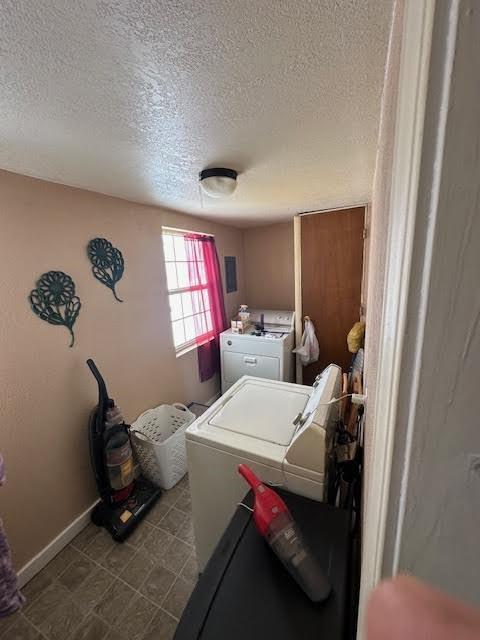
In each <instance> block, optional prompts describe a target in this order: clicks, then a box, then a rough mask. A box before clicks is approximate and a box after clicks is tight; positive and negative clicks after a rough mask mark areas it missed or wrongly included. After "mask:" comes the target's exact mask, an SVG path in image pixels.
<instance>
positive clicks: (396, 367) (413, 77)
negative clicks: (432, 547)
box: [358, 0, 435, 638]
mask: <svg viewBox="0 0 480 640" xmlns="http://www.w3.org/2000/svg"><path fill="white" fill-rule="evenodd" d="M434 11H435V0H424V1H423V2H418V0H406V4H405V18H404V26H403V36H402V50H401V60H400V74H399V86H398V99H397V108H396V124H395V140H394V148H393V168H392V188H391V196H390V205H389V206H390V209H389V211H390V224H389V232H388V239H387V253H386V274H385V283H384V290H383V309H382V322H381V334H380V336H379V366H378V372H377V384H376V397H375V407H376V410H375V424H374V425H373V442H372V457H371V468H370V477H371V478H372V481H371V482H370V487H369V494H368V496H367V500H366V513H365V531H364V536H363V549H362V577H361V585H360V607H359V623H358V637H359V638H362V637H363V623H364V616H365V606H366V602H367V599H368V596H369V594H370V591H371V590H372V588H373V587H374V586H375V585H376V584H377V582H378V581H379V580H380V578H381V571H382V562H383V553H384V544H385V530H386V521H387V513H388V500H389V488H390V476H391V468H392V454H393V443H394V434H395V426H396V416H397V401H398V391H399V377H400V371H401V365H402V351H403V340H404V331H405V326H406V311H407V295H408V288H409V283H410V273H411V266H412V252H413V237H414V229H415V220H416V210H417V192H418V184H419V178H420V161H421V152H422V140H423V129H424V118H425V106H426V95H427V83H428V70H429V60H430V50H431V43H432V30H433V18H434ZM385 214H386V215H387V214H388V212H385ZM367 410H368V407H367Z"/></svg>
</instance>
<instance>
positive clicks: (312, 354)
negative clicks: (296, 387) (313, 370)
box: [293, 318, 320, 367]
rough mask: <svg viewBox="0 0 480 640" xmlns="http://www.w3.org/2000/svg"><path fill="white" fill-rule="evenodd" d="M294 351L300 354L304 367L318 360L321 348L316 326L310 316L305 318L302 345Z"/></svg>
mask: <svg viewBox="0 0 480 640" xmlns="http://www.w3.org/2000/svg"><path fill="white" fill-rule="evenodd" d="M293 353H297V354H298V355H299V356H300V361H301V363H302V365H303V366H304V367H306V366H307V364H311V363H312V362H317V360H318V356H319V354H320V349H319V346H318V340H317V336H316V335H315V327H314V326H313V322H312V321H311V320H310V318H305V326H304V329H303V335H302V342H301V345H300V346H299V347H297V348H296V349H294V350H293Z"/></svg>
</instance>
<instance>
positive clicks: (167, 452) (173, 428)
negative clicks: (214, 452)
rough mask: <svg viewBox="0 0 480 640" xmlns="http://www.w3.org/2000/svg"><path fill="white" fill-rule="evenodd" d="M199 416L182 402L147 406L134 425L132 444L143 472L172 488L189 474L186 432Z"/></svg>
mask: <svg viewBox="0 0 480 640" xmlns="http://www.w3.org/2000/svg"><path fill="white" fill-rule="evenodd" d="M195 417H196V416H195V415H194V414H193V413H192V412H191V411H189V410H188V409H187V407H186V406H185V405H183V404H180V403H179V402H176V403H175V404H173V405H170V404H162V405H160V406H159V407H155V408H154V409H147V411H145V412H144V413H142V415H140V416H138V418H137V419H136V420H135V422H134V423H133V424H132V427H131V430H130V433H131V436H132V444H133V447H134V449H135V453H136V454H137V457H138V461H139V462H140V466H141V467H142V473H143V475H144V476H145V477H146V478H148V479H149V480H151V481H152V482H153V483H154V484H156V485H157V486H159V487H161V488H162V489H165V490H167V489H171V488H172V487H173V486H174V485H176V484H177V482H179V481H180V480H181V479H182V478H183V476H184V475H185V474H186V473H187V453H186V450H185V431H186V429H187V427H188V425H189V424H191V423H192V422H193V421H194V420H195Z"/></svg>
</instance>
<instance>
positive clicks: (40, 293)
mask: <svg viewBox="0 0 480 640" xmlns="http://www.w3.org/2000/svg"><path fill="white" fill-rule="evenodd" d="M36 287H37V288H36V289H33V291H32V292H31V293H30V296H29V298H28V299H29V301H30V304H31V306H32V311H33V312H34V313H35V314H36V315H37V316H38V317H39V318H41V319H42V320H45V321H46V322H48V323H49V324H55V325H59V326H64V327H67V329H68V330H69V331H70V335H71V338H72V339H71V342H70V346H71V347H73V344H74V342H75V335H74V333H73V325H74V324H75V321H76V319H77V318H78V314H79V313H80V308H81V306H82V304H81V302H80V298H79V297H78V296H76V295H75V283H74V282H73V280H72V278H71V277H70V276H69V275H67V274H66V273H63V271H48V272H47V273H44V274H43V275H42V276H40V278H39V279H38V280H37V282H36Z"/></svg>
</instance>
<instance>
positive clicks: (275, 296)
mask: <svg viewBox="0 0 480 640" xmlns="http://www.w3.org/2000/svg"><path fill="white" fill-rule="evenodd" d="M244 248H245V303H246V304H248V305H250V307H253V308H264V309H291V310H293V309H295V265H294V247H293V222H284V223H279V224H272V225H268V226H266V227H256V228H254V229H247V230H245V233H244Z"/></svg>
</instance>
